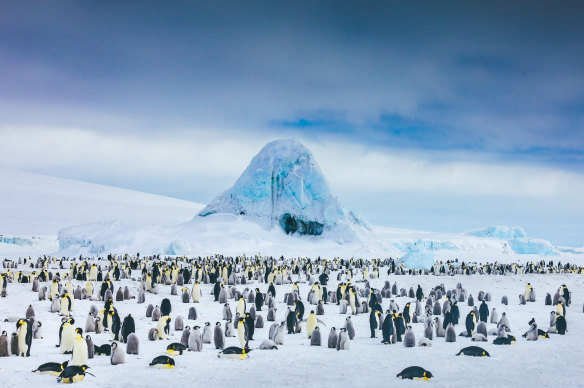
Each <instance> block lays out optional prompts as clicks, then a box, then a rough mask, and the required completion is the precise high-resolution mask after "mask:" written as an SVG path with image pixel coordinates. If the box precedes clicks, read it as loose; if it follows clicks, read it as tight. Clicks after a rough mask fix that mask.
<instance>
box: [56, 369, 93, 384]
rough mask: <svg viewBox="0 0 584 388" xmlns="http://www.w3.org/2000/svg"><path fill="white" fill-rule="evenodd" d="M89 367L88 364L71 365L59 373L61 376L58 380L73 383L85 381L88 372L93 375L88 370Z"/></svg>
mask: <svg viewBox="0 0 584 388" xmlns="http://www.w3.org/2000/svg"><path fill="white" fill-rule="evenodd" d="M87 369H89V367H88V366H87V365H81V366H79V365H69V366H67V367H66V368H65V369H63V370H62V371H61V374H59V377H58V378H57V382H59V383H63V384H71V383H78V382H80V381H83V379H85V375H86V374H87V375H91V376H93V375H92V374H91V373H89V372H86V370H87Z"/></svg>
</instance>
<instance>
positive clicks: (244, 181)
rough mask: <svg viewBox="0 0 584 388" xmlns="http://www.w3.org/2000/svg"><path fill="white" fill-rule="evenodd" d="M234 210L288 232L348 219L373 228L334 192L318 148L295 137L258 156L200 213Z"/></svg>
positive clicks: (318, 230)
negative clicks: (316, 155) (315, 150)
mask: <svg viewBox="0 0 584 388" xmlns="http://www.w3.org/2000/svg"><path fill="white" fill-rule="evenodd" d="M215 213H232V214H236V215H241V216H245V217H249V218H250V219H252V220H254V221H256V222H258V223H260V224H262V225H264V226H265V227H267V228H271V227H273V226H280V227H281V228H282V230H283V231H284V232H285V233H287V234H294V233H298V234H300V235H315V236H318V235H320V234H322V233H323V232H325V231H327V230H331V229H332V228H334V227H335V226H337V225H339V224H341V223H345V224H352V225H361V226H364V227H367V226H366V224H365V222H364V221H363V220H361V219H360V218H359V217H358V216H356V215H355V214H354V213H352V212H350V211H347V210H345V209H344V208H343V207H342V205H341V204H340V203H339V201H338V200H337V198H336V197H335V196H333V194H332V193H331V190H330V188H329V186H328V183H327V182H326V179H325V177H324V175H323V173H322V171H321V169H320V167H319V166H318V164H317V163H316V161H315V160H314V157H313V155H312V153H311V152H310V151H309V150H308V149H307V148H306V147H304V146H303V145H302V144H300V143H298V142H296V141H294V140H275V141H272V142H270V143H268V144H266V145H265V146H264V148H262V149H261V151H260V152H259V153H258V154H257V155H256V156H255V157H254V158H253V159H252V161H251V163H250V164H249V166H248V167H247V168H246V169H245V171H244V172H243V174H242V175H241V176H240V177H239V179H237V181H236V182H235V184H234V185H233V187H231V188H230V189H229V190H227V191H225V192H223V193H221V194H219V195H218V196H217V197H216V198H215V199H214V200H213V201H212V202H211V203H209V204H208V205H207V206H206V207H205V208H204V209H203V210H201V212H200V213H199V214H198V216H200V217H206V216H209V215H211V214H215Z"/></svg>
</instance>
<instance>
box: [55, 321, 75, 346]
mask: <svg viewBox="0 0 584 388" xmlns="http://www.w3.org/2000/svg"><path fill="white" fill-rule="evenodd" d="M74 323H75V320H74V319H73V318H67V319H65V320H64V321H63V323H62V324H61V327H60V329H59V345H58V346H59V347H60V348H61V353H63V354H71V353H72V352H73V341H74V340H75V328H74V327H73V324H74Z"/></svg>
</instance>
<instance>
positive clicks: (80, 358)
mask: <svg viewBox="0 0 584 388" xmlns="http://www.w3.org/2000/svg"><path fill="white" fill-rule="evenodd" d="M88 358H89V354H88V349H87V342H86V341H85V339H84V338H83V337H78V338H75V341H74V343H73V359H72V361H71V365H77V366H81V365H85V364H87V359H88Z"/></svg>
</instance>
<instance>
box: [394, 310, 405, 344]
mask: <svg viewBox="0 0 584 388" xmlns="http://www.w3.org/2000/svg"><path fill="white" fill-rule="evenodd" d="M405 333H406V324H405V321H404V317H403V316H402V314H398V315H397V316H396V317H395V334H396V337H397V342H402V335H404V334H405Z"/></svg>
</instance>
